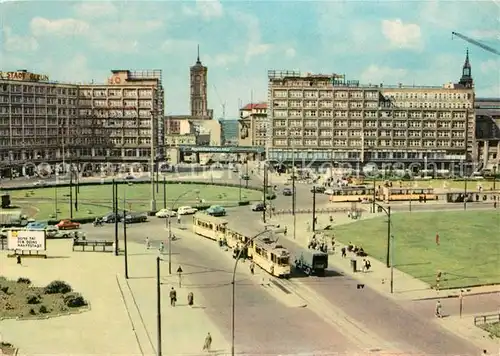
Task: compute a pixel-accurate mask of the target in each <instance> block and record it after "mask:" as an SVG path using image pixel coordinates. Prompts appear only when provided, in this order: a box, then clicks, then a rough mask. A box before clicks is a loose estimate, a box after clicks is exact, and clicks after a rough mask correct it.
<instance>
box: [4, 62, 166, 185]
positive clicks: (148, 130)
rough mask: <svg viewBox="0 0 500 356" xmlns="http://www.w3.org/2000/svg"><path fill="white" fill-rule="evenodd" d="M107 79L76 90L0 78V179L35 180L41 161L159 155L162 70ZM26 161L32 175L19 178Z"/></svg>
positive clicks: (26, 77) (11, 75) (28, 78)
mask: <svg viewBox="0 0 500 356" xmlns="http://www.w3.org/2000/svg"><path fill="white" fill-rule="evenodd" d="M111 72H112V73H111V76H110V77H109V78H108V79H107V81H106V82H105V83H102V84H95V83H92V84H75V83H59V82H53V81H50V80H49V78H48V76H46V75H39V74H33V73H30V72H28V71H26V70H19V71H15V72H1V71H0V175H1V176H4V177H6V176H11V175H12V176H15V175H19V174H23V173H26V174H33V172H32V170H33V167H34V166H33V164H38V163H42V162H47V163H50V164H53V163H57V162H61V161H64V160H66V161H69V160H71V161H73V162H100V163H103V162H123V161H143V162H148V161H149V159H150V157H151V155H152V154H153V155H156V154H161V149H162V147H163V136H164V134H163V120H162V118H163V102H164V92H163V87H162V72H161V70H139V71H131V70H112V71H111ZM27 162H29V163H30V164H31V166H30V170H31V171H27V172H22V168H21V167H23V166H24V167H26V164H25V163H27ZM145 168H146V169H147V165H146V167H145Z"/></svg>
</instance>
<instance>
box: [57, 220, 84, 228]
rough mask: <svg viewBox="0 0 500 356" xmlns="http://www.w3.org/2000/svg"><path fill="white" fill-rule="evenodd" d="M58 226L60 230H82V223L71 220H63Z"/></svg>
mask: <svg viewBox="0 0 500 356" xmlns="http://www.w3.org/2000/svg"><path fill="white" fill-rule="evenodd" d="M56 226H57V228H58V229H59V230H74V229H79V228H80V223H77V222H74V221H71V220H61V221H59V222H58V223H57V224H56Z"/></svg>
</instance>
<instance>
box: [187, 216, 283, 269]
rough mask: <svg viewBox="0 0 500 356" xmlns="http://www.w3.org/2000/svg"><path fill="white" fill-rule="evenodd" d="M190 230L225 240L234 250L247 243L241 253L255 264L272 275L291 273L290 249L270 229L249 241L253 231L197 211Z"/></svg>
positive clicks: (211, 237)
mask: <svg viewBox="0 0 500 356" xmlns="http://www.w3.org/2000/svg"><path fill="white" fill-rule="evenodd" d="M193 232H194V233H195V234H197V235H200V236H203V237H206V238H208V239H210V240H214V241H218V242H219V243H220V242H221V241H224V243H225V244H226V245H227V246H228V247H229V248H231V249H233V251H235V253H236V251H239V249H243V248H244V246H246V249H245V251H244V253H243V255H242V256H243V257H245V258H250V259H252V260H253V261H254V263H255V264H256V265H258V266H259V267H260V268H262V269H263V270H265V271H266V272H268V273H269V274H271V275H273V276H275V277H279V278H287V277H289V276H290V272H291V266H290V252H289V251H288V250H287V249H286V248H285V247H283V246H282V245H280V244H279V243H277V242H275V239H274V238H273V236H272V235H273V232H272V230H269V232H268V233H265V234H262V236H259V237H257V238H255V239H254V240H253V241H251V242H249V241H250V240H251V239H252V238H253V236H255V233H254V232H251V231H248V230H246V231H245V230H244V228H236V227H235V226H233V225H228V221H227V220H225V219H221V218H218V217H214V216H210V215H207V214H205V213H203V212H199V213H196V214H194V215H193ZM236 255H237V254H236ZM236 255H234V254H233V256H236Z"/></svg>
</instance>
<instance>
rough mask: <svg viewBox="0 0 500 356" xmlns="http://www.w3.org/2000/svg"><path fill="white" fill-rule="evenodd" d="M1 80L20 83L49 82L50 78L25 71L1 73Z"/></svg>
mask: <svg viewBox="0 0 500 356" xmlns="http://www.w3.org/2000/svg"><path fill="white" fill-rule="evenodd" d="M0 79H6V80H19V81H23V80H24V81H30V82H48V81H49V76H48V75H45V74H35V73H30V72H25V71H17V72H0Z"/></svg>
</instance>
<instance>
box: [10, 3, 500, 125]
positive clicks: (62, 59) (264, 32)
mask: <svg viewBox="0 0 500 356" xmlns="http://www.w3.org/2000/svg"><path fill="white" fill-rule="evenodd" d="M0 23H1V30H2V31H1V32H0V44H1V46H0V48H1V49H0V71H12V70H17V69H27V70H28V71H30V72H33V73H39V74H47V75H49V77H50V79H51V80H57V81H67V82H91V81H92V80H93V81H94V82H105V81H106V79H107V78H108V77H109V76H110V70H112V69H161V70H162V71H163V86H164V88H165V99H166V100H165V103H166V107H165V113H166V114H188V113H189V110H190V109H189V91H190V90H189V67H190V66H191V65H193V64H194V63H195V61H196V48H197V45H198V44H199V45H200V52H201V53H200V57H201V61H202V62H203V64H204V65H206V66H208V101H209V107H210V108H212V109H213V110H214V113H215V114H214V116H215V117H217V118H222V117H223V116H224V117H225V118H227V119H231V118H237V117H238V108H239V107H240V105H242V104H243V105H244V104H246V103H248V102H250V101H251V100H253V101H254V102H258V101H266V100H267V72H268V70H273V69H274V70H298V71H301V72H311V73H337V74H345V75H346V77H347V79H352V80H359V81H360V82H361V83H365V84H369V83H377V84H380V83H384V84H393V85H395V84H398V83H403V84H408V85H412V84H415V85H442V84H444V83H449V82H456V81H458V80H459V78H460V75H461V70H462V65H463V62H464V59H465V52H466V49H467V48H469V52H470V61H471V65H472V75H473V78H474V80H475V86H476V94H477V96H478V97H497V98H498V97H500V57H499V56H498V55H495V54H493V53H490V52H488V51H486V50H484V49H482V48H480V47H478V46H476V45H472V44H469V43H467V42H465V41H464V40H462V39H459V38H453V39H452V34H451V32H452V31H456V32H459V33H462V34H464V35H466V36H469V37H471V38H473V39H475V40H477V41H480V42H481V43H483V44H485V45H488V46H490V47H493V48H495V49H497V50H500V0H488V1H474V0H471V1H463V0H453V1H449V0H448V1H439V0H425V1H424V0H421V1H412V0H407V1H400V0H392V1H378V0H364V1H357V0H344V1H342V0H331V1H299V0H296V1H293V0H287V1H280V0H273V1H259V0H253V1H243V0H233V1H229V0H228V1H218V0H205V1H201V0H200V1H189V0H184V1H137V2H132V1H125V2H123V1H112V2H104V1H86V2H77V1H57V2H56V1H54V2H52V1H41V0H39V1H26V2H23V1H7V0H0ZM224 108H225V109H224Z"/></svg>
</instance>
